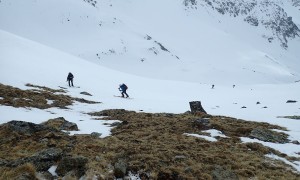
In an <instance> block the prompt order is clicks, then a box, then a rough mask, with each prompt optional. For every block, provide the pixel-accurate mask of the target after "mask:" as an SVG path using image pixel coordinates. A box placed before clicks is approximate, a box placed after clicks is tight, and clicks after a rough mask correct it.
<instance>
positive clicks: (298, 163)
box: [266, 154, 300, 173]
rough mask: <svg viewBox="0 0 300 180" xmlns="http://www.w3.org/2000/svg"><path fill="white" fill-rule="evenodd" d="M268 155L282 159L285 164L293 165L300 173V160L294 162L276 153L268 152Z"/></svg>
mask: <svg viewBox="0 0 300 180" xmlns="http://www.w3.org/2000/svg"><path fill="white" fill-rule="evenodd" d="M266 157H269V158H271V159H276V160H280V161H282V162H284V163H285V164H287V165H290V166H292V167H293V168H295V169H296V170H297V171H298V173H300V161H294V162H293V163H292V162H290V161H288V160H286V159H285V158H282V157H279V156H277V155H275V154H267V155H266Z"/></svg>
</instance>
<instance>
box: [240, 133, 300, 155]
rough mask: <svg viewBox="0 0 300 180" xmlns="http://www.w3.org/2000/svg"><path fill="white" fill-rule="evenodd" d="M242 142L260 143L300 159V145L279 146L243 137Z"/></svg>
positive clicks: (287, 144)
mask: <svg viewBox="0 0 300 180" xmlns="http://www.w3.org/2000/svg"><path fill="white" fill-rule="evenodd" d="M241 141H242V142H244V143H254V142H256V143H260V144H262V145H264V146H267V147H270V148H273V149H275V150H277V151H280V152H281V153H284V154H287V155H288V156H295V157H300V155H299V154H298V153H299V152H300V145H297V144H292V143H286V144H277V143H271V142H264V141H260V140H258V139H250V138H247V137H241Z"/></svg>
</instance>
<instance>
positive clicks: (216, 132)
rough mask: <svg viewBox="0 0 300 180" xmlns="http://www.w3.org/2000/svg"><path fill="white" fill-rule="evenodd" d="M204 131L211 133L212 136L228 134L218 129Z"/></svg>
mask: <svg viewBox="0 0 300 180" xmlns="http://www.w3.org/2000/svg"><path fill="white" fill-rule="evenodd" d="M202 132H206V133H210V136H212V137H223V138H227V136H225V135H224V134H223V133H222V132H221V131H218V130H216V129H209V130H206V131H202Z"/></svg>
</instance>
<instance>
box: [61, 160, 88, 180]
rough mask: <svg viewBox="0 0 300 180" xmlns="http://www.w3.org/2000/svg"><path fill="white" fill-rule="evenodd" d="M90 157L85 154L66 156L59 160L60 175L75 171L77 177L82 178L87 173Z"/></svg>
mask: <svg viewBox="0 0 300 180" xmlns="http://www.w3.org/2000/svg"><path fill="white" fill-rule="evenodd" d="M87 162H88V159H87V158H86V157H83V156H74V157H64V158H62V160H61V161H60V162H59V164H58V166H57V169H56V173H57V174H58V175H59V176H64V175H66V174H67V173H68V172H70V171H73V172H74V173H75V175H76V177H77V178H80V177H81V176H83V175H84V174H85V171H86V164H87Z"/></svg>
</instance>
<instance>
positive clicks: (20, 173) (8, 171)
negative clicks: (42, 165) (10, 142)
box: [0, 163, 37, 180]
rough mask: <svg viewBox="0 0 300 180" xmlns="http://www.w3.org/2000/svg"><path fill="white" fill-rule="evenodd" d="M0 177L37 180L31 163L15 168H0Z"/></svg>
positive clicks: (3, 178) (5, 179)
mask: <svg viewBox="0 0 300 180" xmlns="http://www.w3.org/2000/svg"><path fill="white" fill-rule="evenodd" d="M0 179H2V180H11V179H32V180H37V178H36V170H35V168H34V166H33V165H32V164H29V163H27V164H24V165H21V166H19V167H16V168H7V167H5V168H0Z"/></svg>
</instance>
